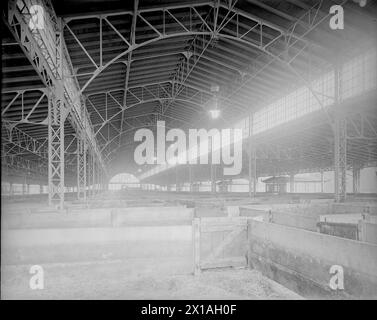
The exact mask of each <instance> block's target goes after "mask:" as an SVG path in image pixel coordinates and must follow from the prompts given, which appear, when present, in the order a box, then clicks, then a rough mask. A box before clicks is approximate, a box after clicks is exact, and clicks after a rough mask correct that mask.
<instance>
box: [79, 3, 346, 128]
mask: <svg viewBox="0 0 377 320" xmlns="http://www.w3.org/2000/svg"><path fill="white" fill-rule="evenodd" d="M345 2H347V0H344V2H343V3H345ZM328 16H329V14H327V15H325V16H324V17H322V18H321V19H320V20H319V21H318V22H317V23H315V24H313V25H312V26H311V27H310V28H309V29H308V30H306V31H305V32H304V33H303V34H302V35H301V36H295V37H294V38H295V41H293V42H292V43H291V44H289V45H288V46H287V47H286V49H289V48H290V47H292V46H293V45H295V44H296V43H297V42H298V41H305V39H304V37H305V36H306V35H307V34H308V33H309V32H311V31H312V30H313V29H314V28H316V27H317V26H318V25H319V24H320V23H322V22H323V21H324V20H325V19H326V18H327V17H328ZM262 25H263V23H261V26H262ZM279 31H280V35H278V36H277V37H276V38H275V39H273V40H271V41H270V42H268V43H267V44H265V45H263V43H262V41H261V43H259V44H257V43H253V42H250V41H246V40H244V39H242V37H237V36H233V35H229V34H222V33H221V30H220V32H218V31H216V30H211V31H203V32H193V31H189V30H188V31H186V32H177V33H175V34H169V35H166V34H161V33H159V32H158V31H157V32H158V34H159V36H158V37H156V38H153V39H150V40H148V41H145V42H143V43H140V44H133V45H130V46H129V48H128V49H127V50H125V51H124V52H122V53H120V54H119V55H117V56H116V57H115V58H113V59H112V60H110V61H109V62H108V63H107V64H106V65H104V66H102V67H99V68H98V69H96V70H95V72H94V73H93V75H92V77H91V78H90V79H89V80H88V81H87V82H86V83H85V84H84V86H83V87H82V88H81V89H80V92H79V94H78V97H77V98H74V101H75V100H76V99H78V98H79V96H80V95H81V94H82V93H83V92H84V91H85V89H86V88H87V87H88V86H89V85H90V83H91V82H92V81H93V80H94V79H95V78H96V77H97V76H98V75H99V74H100V73H101V72H102V71H103V70H104V69H106V68H107V67H109V66H110V65H111V64H112V63H114V62H115V61H117V60H118V59H120V58H121V57H123V56H125V55H127V54H128V53H129V52H131V51H133V50H136V49H138V48H141V47H143V46H147V45H149V44H151V43H154V42H157V41H159V40H163V39H168V38H173V37H179V36H183V35H186V36H187V35H193V36H195V35H203V36H204V35H207V36H211V38H214V37H215V38H221V37H223V38H227V39H230V40H234V41H238V42H241V43H243V44H245V45H248V46H251V47H254V48H256V49H257V50H259V51H261V52H262V53H264V54H266V55H267V56H269V57H271V58H272V60H271V61H270V62H269V63H267V64H266V65H269V64H270V63H272V62H273V61H275V60H276V61H278V62H279V63H282V64H283V65H284V66H286V67H287V68H288V69H289V70H290V71H291V72H292V73H293V74H294V75H295V76H297V77H298V78H300V80H302V81H303V82H304V85H305V87H307V88H308V89H309V91H310V92H311V93H312V95H313V96H314V98H315V99H316V100H317V101H318V103H319V105H320V106H321V109H322V110H323V111H325V113H326V114H327V115H328V113H327V110H326V109H325V107H324V105H323V103H322V102H321V99H320V98H319V97H318V95H317V93H316V92H315V91H314V90H313V89H312V87H311V85H310V83H309V82H308V81H306V79H305V78H304V77H303V76H302V75H300V73H299V72H298V71H297V70H296V69H295V68H294V67H293V66H292V65H291V62H292V60H291V61H289V62H288V61H286V60H285V58H284V56H283V54H285V51H284V52H281V53H278V54H275V53H273V52H271V51H269V50H267V48H268V47H269V46H270V45H271V44H273V43H275V42H276V40H279V39H280V38H281V37H282V36H283V35H285V34H286V33H285V32H282V31H281V30H279ZM295 57H297V55H296V56H295ZM266 65H265V66H266ZM263 69H264V67H263V68H262V69H260V70H263ZM260 70H259V71H258V72H257V73H259V72H260ZM122 111H123V110H122ZM122 111H121V112H122ZM328 118H329V120H330V123H331V124H332V119H331V117H330V116H329V115H328ZM101 128H102V126H101ZM121 134H122V133H120V135H121Z"/></svg>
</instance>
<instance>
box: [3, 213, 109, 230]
mask: <svg viewBox="0 0 377 320" xmlns="http://www.w3.org/2000/svg"><path fill="white" fill-rule="evenodd" d="M1 225H2V228H5V229H33V228H38V229H42V228H80V227H87V228H89V227H91V228H93V227H110V226H111V209H76V210H70V211H63V212H58V211H50V212H48V211H46V212H36V213H21V212H19V213H7V212H4V213H3V214H2V216H1Z"/></svg>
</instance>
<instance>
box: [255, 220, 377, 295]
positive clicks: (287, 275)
mask: <svg viewBox="0 0 377 320" xmlns="http://www.w3.org/2000/svg"><path fill="white" fill-rule="evenodd" d="M248 241H249V252H248V263H249V266H250V267H251V268H255V269H257V270H260V271H262V273H264V274H265V275H266V276H268V277H269V278H271V279H273V280H275V281H277V282H279V283H281V284H283V285H284V286H286V287H288V288H290V289H292V290H294V291H295V292H298V293H300V294H302V295H303V296H305V297H308V298H324V297H329V296H330V297H335V298H344V297H351V298H352V297H355V298H377V245H376V244H372V243H366V242H360V241H355V240H350V239H344V238H339V237H334V236H329V235H324V234H320V233H316V232H311V231H307V230H302V229H298V228H292V227H288V226H283V225H278V224H274V223H268V222H261V221H256V220H249V221H248ZM333 266H340V268H341V269H342V270H343V276H344V277H343V280H344V287H343V289H341V288H339V289H338V290H336V291H335V290H333V289H331V288H330V280H331V278H332V277H333V276H335V273H334V274H331V273H330V271H331V268H334V267H333ZM335 268H338V267H335ZM337 270H339V269H337ZM337 272H340V271H337ZM337 276H339V277H341V274H340V273H339V274H338V273H337ZM338 283H339V282H338Z"/></svg>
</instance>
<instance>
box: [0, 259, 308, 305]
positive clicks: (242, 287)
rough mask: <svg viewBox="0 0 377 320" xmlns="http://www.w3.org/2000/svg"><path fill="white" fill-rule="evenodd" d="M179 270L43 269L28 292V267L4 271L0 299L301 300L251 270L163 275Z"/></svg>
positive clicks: (115, 266) (135, 265)
mask: <svg viewBox="0 0 377 320" xmlns="http://www.w3.org/2000/svg"><path fill="white" fill-rule="evenodd" d="M180 264H181V262H180V261H179V260H174V259H171V260H169V261H166V259H164V260H162V259H161V260H158V259H150V260H148V259H128V260H126V261H119V260H114V261H106V262H88V263H76V264H75V263H69V264H68V263H60V264H49V265H44V266H43V267H44V277H45V282H44V285H45V288H44V289H43V290H31V289H30V288H29V279H30V274H29V268H30V266H29V265H19V266H5V267H3V268H2V270H1V271H2V272H1V278H2V282H1V299H221V300H223V299H225V300H229V299H301V297H300V296H299V295H297V294H296V293H294V292H292V291H290V290H288V289H287V288H285V287H283V286H282V285H280V284H278V283H277V282H274V281H272V280H270V279H268V278H266V277H264V276H263V275H261V274H260V273H259V272H258V271H255V270H247V269H222V270H212V271H204V272H202V273H201V274H200V275H199V276H193V275H191V274H187V273H181V274H180V273H179V272H178V273H177V274H175V275H171V274H169V273H170V272H171V268H172V267H173V268H175V269H176V271H178V269H179V267H180Z"/></svg>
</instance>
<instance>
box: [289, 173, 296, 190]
mask: <svg viewBox="0 0 377 320" xmlns="http://www.w3.org/2000/svg"><path fill="white" fill-rule="evenodd" d="M289 192H290V193H294V192H295V175H294V174H290V175H289Z"/></svg>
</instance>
